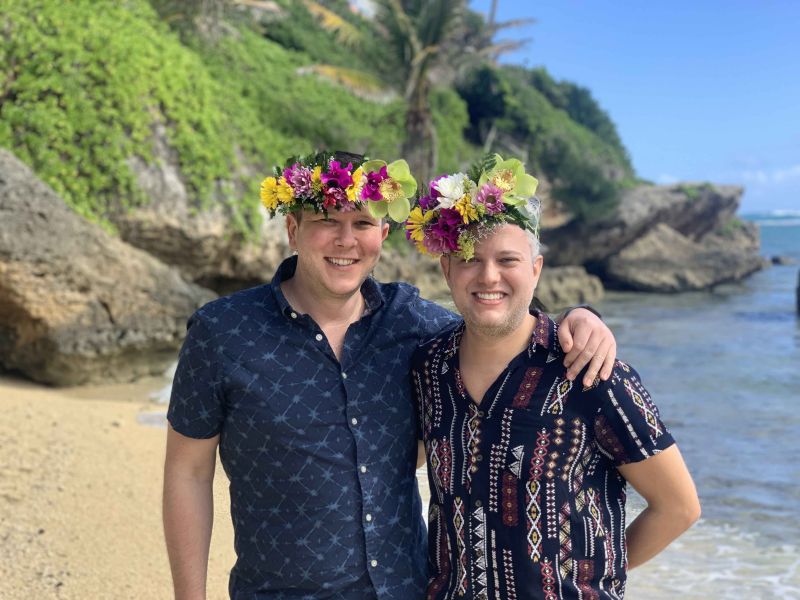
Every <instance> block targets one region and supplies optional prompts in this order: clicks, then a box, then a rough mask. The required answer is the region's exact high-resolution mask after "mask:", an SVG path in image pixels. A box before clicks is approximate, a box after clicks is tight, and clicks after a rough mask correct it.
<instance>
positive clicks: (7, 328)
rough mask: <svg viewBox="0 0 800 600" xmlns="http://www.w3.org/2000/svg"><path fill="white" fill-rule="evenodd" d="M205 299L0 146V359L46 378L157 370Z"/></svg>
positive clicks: (58, 380) (109, 377) (121, 377)
mask: <svg viewBox="0 0 800 600" xmlns="http://www.w3.org/2000/svg"><path fill="white" fill-rule="evenodd" d="M213 297H214V294H213V293H212V292H210V291H209V290H206V289H204V288H201V287H199V286H197V285H194V284H192V283H187V282H186V281H185V280H184V279H183V278H182V277H181V276H180V274H179V273H178V271H176V270H175V269H172V268H170V267H167V266H166V265H164V264H162V263H160V262H159V261H158V260H156V259H155V258H153V257H151V256H149V255H148V254H146V253H144V252H142V251H140V250H137V249H135V248H133V247H131V246H129V245H127V244H125V243H124V242H122V241H120V240H119V239H116V238H114V237H112V236H110V235H109V234H107V233H106V232H105V231H103V230H102V229H100V228H99V227H97V226H95V225H92V224H91V223H89V222H87V221H85V220H84V219H82V218H81V217H80V216H78V215H77V214H75V213H74V212H73V211H72V210H70V209H69V208H68V207H67V206H66V205H65V204H64V202H63V201H62V200H61V198H59V197H58V195H57V194H56V193H55V192H54V191H53V190H52V189H51V188H50V187H48V186H47V185H45V184H44V183H43V182H41V181H40V180H39V179H37V178H36V176H35V174H34V173H33V172H32V171H31V170H30V169H29V168H28V167H27V166H26V165H24V164H23V163H21V162H20V161H19V160H18V159H17V158H16V157H14V156H13V155H12V154H10V153H9V152H6V151H4V150H2V149H0V365H2V366H3V367H5V368H6V369H14V370H18V371H20V372H22V373H24V374H25V375H27V376H29V377H30V378H32V379H34V380H36V381H41V382H44V383H49V384H54V385H75V384H82V383H88V382H97V381H104V382H107V381H128V380H132V379H134V378H136V377H140V376H143V375H148V374H154V373H159V372H163V369H164V368H165V367H166V365H167V364H168V363H169V362H170V361H171V360H174V357H175V351H176V349H177V347H178V346H179V344H180V341H181V340H182V338H183V335H184V332H185V325H186V319H187V317H188V316H189V315H190V314H191V313H192V312H193V311H194V310H195V309H196V308H197V307H199V306H200V305H202V304H203V303H205V302H206V301H208V300H210V299H212V298H213Z"/></svg>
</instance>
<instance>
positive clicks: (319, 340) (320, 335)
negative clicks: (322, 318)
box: [314, 333, 322, 342]
mask: <svg viewBox="0 0 800 600" xmlns="http://www.w3.org/2000/svg"><path fill="white" fill-rule="evenodd" d="M314 338H315V339H316V340H317V341H318V342H321V341H322V334H321V333H318V334H317V335H315V336H314Z"/></svg>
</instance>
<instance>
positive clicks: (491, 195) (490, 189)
mask: <svg viewBox="0 0 800 600" xmlns="http://www.w3.org/2000/svg"><path fill="white" fill-rule="evenodd" d="M475 204H483V205H484V206H485V207H486V212H487V213H489V214H490V215H496V214H497V213H501V212H503V211H504V210H505V204H503V190H501V189H500V188H499V187H497V186H496V185H494V184H493V183H487V184H484V185H483V186H482V187H481V189H479V190H478V195H477V196H476V197H475Z"/></svg>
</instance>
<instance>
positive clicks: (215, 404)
mask: <svg viewBox="0 0 800 600" xmlns="http://www.w3.org/2000/svg"><path fill="white" fill-rule="evenodd" d="M187 327H188V332H187V334H186V339H185V340H184V342H183V346H182V347H181V351H180V355H179V357H178V367H177V369H176V371H175V378H174V380H173V382H172V395H171V396H170V401H169V410H168V411H167V420H168V421H169V423H170V425H172V428H173V429H174V430H175V431H177V432H178V433H180V434H183V435H185V436H187V437H191V438H199V439H207V438H211V437H214V436H215V435H217V434H218V433H219V432H220V430H221V428H222V423H223V421H224V419H225V410H224V409H225V407H224V397H223V394H222V386H221V382H220V379H219V373H220V372H221V369H220V361H221V360H222V356H221V355H219V354H218V353H217V352H216V351H215V348H216V345H215V344H214V339H213V335H212V334H211V332H210V330H209V328H208V326H207V325H206V323H204V321H203V319H202V318H201V316H200V315H199V313H195V314H194V315H193V316H192V318H191V319H189V324H188V326H187Z"/></svg>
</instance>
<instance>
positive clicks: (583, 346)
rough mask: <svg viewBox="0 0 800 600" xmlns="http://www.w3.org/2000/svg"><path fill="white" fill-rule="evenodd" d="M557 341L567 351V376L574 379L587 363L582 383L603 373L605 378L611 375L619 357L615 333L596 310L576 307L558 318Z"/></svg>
mask: <svg viewBox="0 0 800 600" xmlns="http://www.w3.org/2000/svg"><path fill="white" fill-rule="evenodd" d="M558 342H559V343H560V344H561V348H562V349H563V350H564V352H566V353H567V354H566V356H565V357H564V366H565V367H568V369H567V378H568V379H569V380H570V381H573V380H574V379H575V378H576V377H577V376H578V373H580V372H581V371H582V370H583V368H584V367H586V365H589V368H588V369H587V370H586V373H585V374H584V376H583V385H584V386H586V387H588V386H590V385H592V383H593V382H594V380H595V379H596V378H597V377H598V374H599V376H600V379H602V380H603V381H605V380H607V379H608V378H609V377H610V376H611V370H612V369H613V368H614V359H616V357H617V341H616V339H614V334H613V333H611V330H610V329H609V328H608V327H607V326H606V324H605V323H603V320H602V319H600V317H598V316H597V315H595V314H594V313H592V312H590V311H588V310H586V309H585V308H575V309H573V310H571V311H569V313H568V314H567V315H566V316H565V317H564V318H563V319H561V320H560V321H559V327H558Z"/></svg>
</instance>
